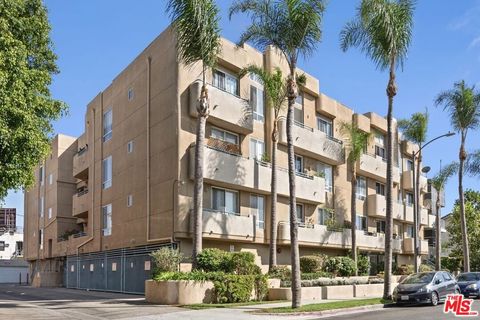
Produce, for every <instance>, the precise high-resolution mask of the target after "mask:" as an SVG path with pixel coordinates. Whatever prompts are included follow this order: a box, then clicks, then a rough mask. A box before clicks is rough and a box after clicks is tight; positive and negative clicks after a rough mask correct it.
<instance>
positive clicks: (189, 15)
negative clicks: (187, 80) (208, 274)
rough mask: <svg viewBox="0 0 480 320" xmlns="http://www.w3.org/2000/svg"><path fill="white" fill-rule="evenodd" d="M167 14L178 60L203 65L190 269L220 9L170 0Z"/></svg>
mask: <svg viewBox="0 0 480 320" xmlns="http://www.w3.org/2000/svg"><path fill="white" fill-rule="evenodd" d="M167 10H168V11H169V13H170V16H171V19H172V27H173V30H174V31H175V34H176V38H177V39H176V40H177V42H176V47H177V56H178V59H179V61H181V62H183V63H184V64H185V65H187V66H188V65H192V64H194V63H201V64H202V81H203V85H202V89H201V91H200V97H199V98H198V102H197V112H198V118H197V132H196V143H195V173H194V179H195V182H194V191H193V219H194V223H193V250H192V251H193V252H192V258H193V261H192V262H193V263H192V267H193V268H196V267H197V255H198V253H200V252H201V251H202V209H203V162H204V160H203V154H204V139H205V124H206V122H207V117H208V113H209V98H208V89H207V81H206V73H207V70H208V69H211V68H213V67H214V66H215V64H216V62H217V57H218V55H219V53H220V50H221V43H220V28H219V19H220V18H219V16H218V12H219V9H218V7H217V5H216V4H215V1H214V0H169V2H168V6H167Z"/></svg>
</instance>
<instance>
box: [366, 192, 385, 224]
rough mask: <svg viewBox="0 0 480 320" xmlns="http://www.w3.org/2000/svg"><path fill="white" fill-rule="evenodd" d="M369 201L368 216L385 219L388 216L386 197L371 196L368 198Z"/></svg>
mask: <svg viewBox="0 0 480 320" xmlns="http://www.w3.org/2000/svg"><path fill="white" fill-rule="evenodd" d="M367 201H368V205H367V207H368V215H369V216H371V217H383V218H384V217H385V216H386V212H387V210H386V201H385V197H384V196H382V195H379V194H371V195H369V196H368V197H367Z"/></svg>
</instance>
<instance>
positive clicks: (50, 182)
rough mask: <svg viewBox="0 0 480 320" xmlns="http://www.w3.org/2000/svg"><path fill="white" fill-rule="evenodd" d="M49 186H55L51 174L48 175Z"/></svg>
mask: <svg viewBox="0 0 480 320" xmlns="http://www.w3.org/2000/svg"><path fill="white" fill-rule="evenodd" d="M48 184H50V185H51V184H53V173H50V174H49V175H48Z"/></svg>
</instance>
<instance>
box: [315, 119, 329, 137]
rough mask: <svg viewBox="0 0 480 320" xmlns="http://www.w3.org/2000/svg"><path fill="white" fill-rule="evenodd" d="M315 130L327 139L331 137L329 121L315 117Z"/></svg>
mask: <svg viewBox="0 0 480 320" xmlns="http://www.w3.org/2000/svg"><path fill="white" fill-rule="evenodd" d="M317 129H318V130H320V131H322V132H323V133H325V134H326V135H327V136H328V137H330V138H331V137H333V122H332V120H331V119H328V118H325V117H322V116H317Z"/></svg>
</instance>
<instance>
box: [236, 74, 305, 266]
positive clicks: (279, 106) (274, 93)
mask: <svg viewBox="0 0 480 320" xmlns="http://www.w3.org/2000/svg"><path fill="white" fill-rule="evenodd" d="M247 73H250V74H255V75H257V76H258V77H259V78H260V80H261V82H262V83H263V90H264V92H265V98H266V103H267V106H269V107H270V108H272V110H273V127H272V134H271V139H272V150H271V169H272V173H271V175H272V177H271V184H270V194H271V213H270V250H269V251H270V253H269V259H268V271H269V272H270V271H273V267H275V266H276V265H277V228H276V225H277V143H278V121H279V119H280V112H281V111H282V110H283V108H284V106H285V101H286V100H287V86H286V80H285V79H284V78H283V74H282V71H281V70H280V69H279V68H276V69H275V72H273V73H271V72H268V71H265V70H264V69H263V68H260V67H258V66H256V65H249V66H247V67H246V68H244V69H243V70H242V71H241V72H240V76H241V77H243V76H244V75H246V74H247ZM306 80H307V79H306V76H305V75H304V74H302V75H297V85H299V86H304V85H305V84H306Z"/></svg>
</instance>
